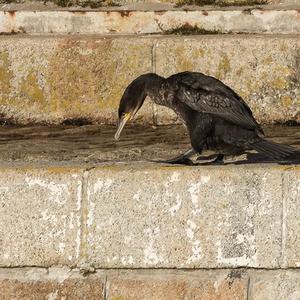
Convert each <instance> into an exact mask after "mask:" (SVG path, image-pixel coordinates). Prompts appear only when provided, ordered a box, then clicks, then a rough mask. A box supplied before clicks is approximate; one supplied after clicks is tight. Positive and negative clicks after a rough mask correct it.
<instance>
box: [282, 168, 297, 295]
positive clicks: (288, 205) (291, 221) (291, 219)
mask: <svg viewBox="0 0 300 300" xmlns="http://www.w3.org/2000/svg"><path fill="white" fill-rule="evenodd" d="M283 180H285V181H286V182H289V185H288V188H287V189H285V190H284V193H285V196H284V199H285V202H284V203H283V219H284V224H285V226H284V227H283V230H284V231H285V233H284V234H286V238H285V239H284V240H283V243H284V244H285V245H284V249H285V251H284V252H283V255H284V257H283V265H284V266H286V267H291V268H297V267H298V268H299V267H300V251H299V249H300V230H299V228H300V212H299V207H300V174H299V172H298V171H291V172H288V173H287V174H286V176H285V177H284V178H283ZM296 249H297V250H296ZM298 284H299V285H300V279H299V282H298ZM298 296H300V293H299V294H298Z"/></svg>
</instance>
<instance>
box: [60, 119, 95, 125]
mask: <svg viewBox="0 0 300 300" xmlns="http://www.w3.org/2000/svg"><path fill="white" fill-rule="evenodd" d="M91 124H92V122H91V121H90V120H88V119H86V118H74V119H66V120H64V121H63V122H62V123H61V125H66V126H84V125H91Z"/></svg>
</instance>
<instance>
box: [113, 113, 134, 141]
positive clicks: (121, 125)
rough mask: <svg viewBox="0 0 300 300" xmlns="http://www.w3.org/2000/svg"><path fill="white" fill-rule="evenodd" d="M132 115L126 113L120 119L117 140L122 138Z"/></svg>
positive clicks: (116, 134)
mask: <svg viewBox="0 0 300 300" xmlns="http://www.w3.org/2000/svg"><path fill="white" fill-rule="evenodd" d="M131 116H132V113H126V114H124V115H123V116H122V117H121V118H120V119H119V124H118V129H117V131H116V133H115V140H116V141H117V140H118V139H119V138H120V135H121V132H122V130H123V128H124V126H125V124H126V122H127V121H128V120H129V119H130V118H131Z"/></svg>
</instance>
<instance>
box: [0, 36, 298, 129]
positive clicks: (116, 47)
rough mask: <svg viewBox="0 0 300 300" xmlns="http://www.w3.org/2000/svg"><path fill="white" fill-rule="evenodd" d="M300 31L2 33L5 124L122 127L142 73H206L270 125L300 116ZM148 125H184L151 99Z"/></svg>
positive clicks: (0, 95) (144, 117)
mask: <svg viewBox="0 0 300 300" xmlns="http://www.w3.org/2000/svg"><path fill="white" fill-rule="evenodd" d="M299 47H300V35H201V36H132V35H130V36H116V35H111V36H98V35H93V36H83V35H82V36H26V35H15V36H2V37H1V39H0V48H1V52H0V71H1V76H0V87H1V89H0V104H1V105H0V113H1V118H2V121H4V122H5V121H7V122H13V123H19V124H28V123H42V124H44V123H49V124H58V123H62V122H64V121H66V120H70V119H75V120H86V121H87V122H91V123H110V124H115V122H116V119H117V108H118V104H119V101H120V97H121V95H122V93H123V91H124V89H125V87H126V86H127V85H128V84H129V83H130V82H131V80H133V79H134V78H136V77H137V76H139V75H141V74H143V73H147V72H156V73H158V74H160V75H162V76H170V75H172V74H174V73H177V72H181V71H186V70H190V71H199V72H203V73H205V74H208V75H212V76H215V77H217V78H219V79H220V80H222V81H224V82H225V83H226V84H228V85H229V86H230V87H231V88H233V89H234V90H236V91H237V92H238V93H239V94H240V95H241V96H242V97H243V98H244V99H245V101H246V102H247V103H248V104H249V105H250V107H251V109H252V110H253V112H254V115H255V117H256V118H257V120H258V121H259V122H262V123H274V122H281V123H283V122H287V121H300V114H299V101H300V88H299V87H300V84H299V68H300V67H299V59H300V53H299ZM138 118H140V120H139V121H140V122H144V123H152V124H166V123H174V122H176V117H175V116H174V114H173V113H172V112H170V110H167V109H164V108H163V107H156V106H154V105H153V104H152V102H150V101H147V103H146V104H145V105H144V107H143V108H142V110H141V112H139V114H138Z"/></svg>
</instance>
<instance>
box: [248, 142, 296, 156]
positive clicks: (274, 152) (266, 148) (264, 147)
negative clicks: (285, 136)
mask: <svg viewBox="0 0 300 300" xmlns="http://www.w3.org/2000/svg"><path fill="white" fill-rule="evenodd" d="M250 147H251V148H252V149H254V150H256V151H257V152H260V153H262V154H264V155H266V156H268V157H270V158H272V159H274V160H277V161H282V160H287V159H289V160H290V159H295V160H300V151H299V150H298V149H296V148H293V147H291V146H287V145H282V144H278V143H274V142H271V141H267V140H264V139H260V140H258V141H257V142H255V143H253V144H251V145H250Z"/></svg>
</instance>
